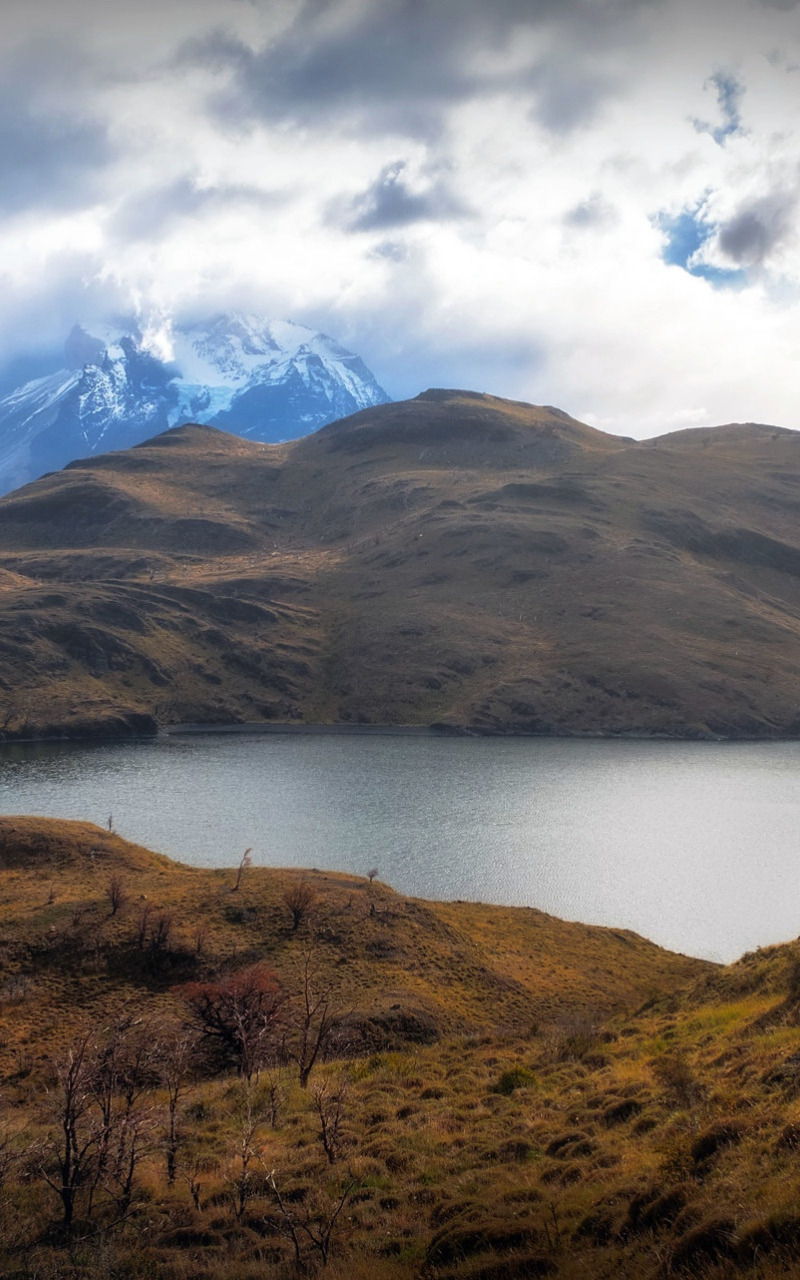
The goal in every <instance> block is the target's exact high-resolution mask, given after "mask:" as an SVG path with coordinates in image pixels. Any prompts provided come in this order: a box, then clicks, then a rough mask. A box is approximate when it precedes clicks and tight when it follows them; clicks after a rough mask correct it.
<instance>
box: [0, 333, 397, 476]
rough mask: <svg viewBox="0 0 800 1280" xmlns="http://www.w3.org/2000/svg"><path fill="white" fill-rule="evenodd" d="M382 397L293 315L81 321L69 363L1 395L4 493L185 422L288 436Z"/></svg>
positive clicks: (343, 353) (350, 360)
mask: <svg viewBox="0 0 800 1280" xmlns="http://www.w3.org/2000/svg"><path fill="white" fill-rule="evenodd" d="M388 398H389V397H388V396H387V395H386V392H385V391H384V390H383V388H382V387H380V386H379V385H378V383H377V382H376V381H375V378H374V377H373V375H372V374H371V373H370V371H369V369H368V368H367V367H366V365H365V364H364V363H363V361H362V360H361V359H360V358H359V357H358V356H357V355H354V354H353V353H352V352H350V351H347V350H346V349H345V348H344V347H342V346H340V345H339V343H337V342H336V341H335V340H334V339H332V338H330V337H328V336H327V335H326V334H323V333H317V332H315V331H314V330H313V329H309V328H307V327H306V326H305V325H299V324H295V323H293V322H292V321H288V320H267V319H265V318H264V317H263V316H255V315H246V314H243V313H238V312H234V313H231V314H227V315H219V316H215V317H214V318H213V319H212V320H210V321H208V322H205V323H202V324H201V323H198V322H194V323H187V324H173V325H171V326H169V327H168V328H162V329H160V330H158V331H156V330H147V329H142V328H140V326H139V325H138V324H137V323H136V322H122V323H120V324H117V325H108V324H92V325H90V326H88V327H87V326H84V325H81V324H76V325H75V326H74V327H73V329H72V331H71V332H70V334H69V336H68V337H67V340H66V343H65V347H64V368H63V369H62V370H59V371H58V372H56V373H54V374H52V375H51V376H49V377H47V378H42V379H38V380H37V381H36V382H32V383H28V384H26V385H25V386H23V387H19V388H17V389H16V390H15V391H14V392H12V393H11V395H9V396H7V397H6V398H5V399H4V400H2V401H0V492H2V491H6V490H8V489H9V488H13V487H16V486H17V485H19V484H23V483H25V482H26V481H27V480H30V479H33V478H34V477H35V476H36V475H39V474H41V473H42V472H43V471H47V470H54V469H55V468H58V467H61V466H63V465H64V464H65V463H66V462H69V461H71V460H72V459H74V458H80V457H86V456H87V455H88V454H91V453H95V452H106V451H108V450H110V449H122V448H128V447H130V446H131V445H133V444H138V443H140V442H141V441H142V440H145V439H147V438H148V437H150V436H152V435H154V434H157V433H158V432H159V431H163V430H166V429H167V428H169V427H174V426H179V425H180V424H181V423H183V422H190V421H193V422H199V423H201V424H204V425H210V426H218V427H222V428H223V429H224V430H226V431H231V432H233V433H235V434H238V435H245V436H248V437H249V438H250V439H253V440H263V441H277V440H288V439H294V438H296V437H297V436H301V435H307V434H308V433H309V432H311V431H315V430H317V429H318V428H319V427H322V426H325V425H326V424H327V423H329V422H333V421H334V420H335V419H337V418H341V417H345V416H347V415H348V414H350V413H355V412H356V411H357V410H359V409H365V408H368V407H370V406H371V405H376V404H383V403H385V402H386V401H387V400H388Z"/></svg>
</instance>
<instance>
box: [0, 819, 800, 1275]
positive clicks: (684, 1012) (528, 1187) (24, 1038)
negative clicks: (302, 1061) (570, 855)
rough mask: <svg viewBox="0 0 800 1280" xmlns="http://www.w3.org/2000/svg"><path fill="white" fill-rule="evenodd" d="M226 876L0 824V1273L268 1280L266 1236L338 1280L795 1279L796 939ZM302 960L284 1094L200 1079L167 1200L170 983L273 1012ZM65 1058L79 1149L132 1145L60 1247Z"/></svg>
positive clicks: (184, 1100) (276, 1083) (102, 1178)
mask: <svg viewBox="0 0 800 1280" xmlns="http://www.w3.org/2000/svg"><path fill="white" fill-rule="evenodd" d="M115 878H116V882H117V884H118V887H121V890H122V896H121V901H120V902H119V903H118V904H117V908H116V910H113V904H112V902H111V898H110V896H109V893H108V889H109V885H110V883H111V881H112V880H114V879H115ZM235 882H236V871H235V870H233V869H231V870H227V871H204V870H199V869H193V868H188V867H183V866H181V865H180V864H177V863H172V862H169V861H168V860H166V859H164V858H162V857H160V856H159V855H157V854H153V853H150V852H149V851H148V850H144V849H141V848H138V847H135V846H132V845H130V844H128V843H127V842H125V841H124V840H122V839H121V838H120V837H119V836H117V835H115V834H113V833H110V832H107V831H102V830H100V829H99V828H96V827H92V826H90V825H89V824H83V823H67V822H56V821H46V820H43V819H32V818H4V819H1V820H0V896H2V901H3V925H2V937H1V938H0V948H2V962H3V985H2V988H0V1001H1V1002H2V1004H1V1005H0V1008H2V1066H1V1067H0V1072H1V1074H2V1088H1V1089H0V1227H2V1233H0V1242H1V1243H0V1259H1V1261H0V1269H2V1274H4V1275H8V1276H14V1277H19V1278H20V1280H22V1277H26V1278H27V1277H30V1276H32V1275H36V1276H42V1277H44V1276H47V1277H49V1278H50V1280H56V1278H60V1277H67V1276H70V1277H78V1278H82V1277H87V1278H88V1277H99V1276H115V1277H117V1276H118V1277H131V1278H133V1277H137V1278H138V1277H142V1278H144V1277H151V1276H156V1275H157V1276H159V1277H160V1278H164V1280H173V1278H174V1280H188V1277H190V1276H191V1277H194V1278H196V1280H228V1278H230V1280H233V1277H235V1278H236V1280H255V1277H262V1276H264V1275H269V1276H272V1277H275V1280H283V1277H286V1280H289V1277H292V1276H294V1275H296V1274H298V1266H297V1258H298V1252H296V1250H295V1246H294V1242H293V1238H292V1230H294V1232H295V1236H296V1237H297V1240H298V1250H299V1259H300V1269H301V1270H303V1269H306V1270H310V1271H317V1270H320V1269H322V1267H323V1265H324V1267H325V1270H326V1272H327V1274H329V1275H330V1276H332V1277H334V1278H335V1280H339V1278H340V1277H341V1278H342V1280H344V1277H345V1276H347V1277H350V1278H351V1280H362V1278H363V1280H367V1277H373V1278H374V1277H379V1278H381V1277H385V1280H399V1278H400V1277H407V1276H414V1277H417V1276H419V1277H423V1280H424V1278H426V1277H431V1278H433V1277H453V1278H455V1277H456V1276H458V1277H462V1276H463V1277H474V1278H476V1280H477V1278H478V1277H482V1278H483V1280H490V1278H491V1280H512V1278H517V1277H518V1278H519V1280H522V1277H528V1276H540V1275H541V1276H554V1277H557V1278H559V1277H560V1278H561V1280H579V1278H580V1280H600V1278H601V1277H608V1276H611V1275H615V1276H619V1277H621V1278H622V1280H665V1278H668V1277H670V1276H673V1275H674V1276H684V1277H686V1276H691V1277H703V1278H704V1280H723V1278H724V1277H731V1276H746V1277H753V1278H754V1280H777V1278H778V1277H783V1276H786V1275H789V1274H794V1273H795V1272H796V1270H797V1268H798V1266H800V1214H799V1213H798V1209H797V1203H798V1191H800V1171H798V1166H797V1151H798V1150H800V1102H799V1101H798V1098H800V1067H799V1066H798V1061H799V1060H800V1029H799V1024H800V980H798V969H800V949H799V948H798V946H797V945H796V944H790V945H787V946H782V947H773V948H769V949H766V950H763V951H759V952H756V953H754V954H751V955H748V956H745V957H743V958H742V960H740V961H739V962H738V963H737V964H735V965H731V966H729V967H727V968H720V967H717V966H712V965H709V964H706V963H704V962H700V961H694V960H688V959H686V958H685V957H679V956H674V955H671V954H669V953H667V952H664V951H662V950H660V949H659V948H657V947H655V946H653V945H652V944H650V943H648V942H646V941H644V940H643V939H641V938H638V937H636V936H635V935H633V934H630V933H627V932H622V931H615V930H611V929H600V928H590V927H587V926H582V925H576V924H566V923H564V922H561V921H557V920H554V919H552V918H550V917H547V916H544V915H542V914H541V913H539V912H535V911H529V910H525V909H503V908H496V907H484V906H480V905H478V904H467V903H425V902H421V901H418V900H412V899H406V898H403V897H402V896H400V895H398V894H395V893H393V892H392V891H391V889H389V888H388V887H387V886H384V885H381V884H378V883H373V884H370V883H369V882H368V881H367V880H364V879H359V878H357V877H352V876H337V875H330V874H322V873H315V872H306V873H300V872H295V871H291V872H290V871H279V870H274V869H267V868H257V867H250V868H247V867H246V868H245V869H244V870H243V872H242V876H241V883H240V885H239V888H238V889H237V888H235V887H234V886H235ZM298 884H303V885H304V886H305V887H306V888H309V889H310V890H311V894H312V895H313V901H310V902H308V903H307V909H306V911H305V913H304V914H303V916H302V918H301V920H300V922H299V924H298V926H297V928H294V927H293V919H292V916H291V912H290V910H289V908H288V906H287V898H288V900H292V894H291V890H292V888H296V887H297V885H298ZM143 916H144V918H145V926H146V927H145V929H144V932H142V925H141V922H142V918H143ZM165 916H166V917H169V919H170V921H171V923H170V927H169V929H168V930H167V932H166V941H164V931H163V929H161V928H160V926H159V921H161V920H162V919H163V918H164V917H165ZM158 939H161V942H158V941H157V940H158ZM309 954H310V955H312V956H313V959H314V964H315V966H316V968H315V978H314V982H315V983H316V987H315V989H321V988H322V987H323V986H324V987H325V989H326V990H327V991H328V993H329V1000H330V1007H331V1008H333V1007H334V1006H335V1008H336V1011H337V1018H338V1027H337V1030H336V1035H335V1036H333V1037H332V1038H331V1039H330V1041H329V1042H328V1046H327V1050H326V1052H325V1054H323V1055H322V1058H321V1060H320V1061H319V1062H318V1063H317V1065H316V1066H315V1067H314V1070H313V1073H312V1074H311V1077H310V1081H309V1087H308V1088H307V1089H303V1088H301V1087H300V1083H299V1079H298V1075H297V1069H296V1064H295V1063H294V1062H293V1060H292V1059H291V1058H290V1057H284V1058H281V1045H282V1044H283V1043H284V1042H281V1041H280V1040H276V1042H275V1046H276V1048H275V1056H274V1057H273V1058H272V1059H271V1060H270V1061H269V1062H266V1063H265V1066H264V1069H263V1070H262V1073H261V1075H260V1078H259V1079H257V1080H256V1079H255V1078H254V1079H253V1080H252V1081H251V1082H250V1084H249V1085H248V1084H247V1083H246V1082H245V1081H244V1080H243V1079H241V1078H237V1076H236V1075H235V1073H232V1070H231V1067H230V1066H228V1067H225V1066H224V1065H222V1066H221V1065H220V1064H219V1063H217V1064H216V1065H215V1064H214V1063H213V1062H211V1061H210V1060H209V1059H207V1058H206V1057H205V1056H203V1055H202V1054H200V1055H199V1056H197V1057H196V1058H195V1059H194V1060H193V1062H192V1064H191V1066H190V1069H189V1070H188V1071H187V1072H186V1074H185V1076H184V1077H183V1078H182V1084H181V1089H180V1096H179V1098H178V1102H177V1107H176V1115H177V1134H178V1146H177V1156H176V1161H177V1163H176V1167H175V1178H174V1180H173V1181H169V1179H168V1176H167V1164H166V1160H165V1151H166V1147H167V1146H168V1134H169V1126H168V1118H169V1105H168V1102H169V1088H168V1083H167V1075H165V1068H164V1062H165V1061H173V1060H174V1059H170V1058H169V1055H168V1054H166V1050H165V1048H164V1046H165V1038H164V1027H165V1026H166V1027H167V1028H168V1031H169V1039H170V1043H171V1044H172V1046H173V1048H174V1045H175V1044H176V1043H177V1042H178V1041H179V1039H180V1036H181V1034H182V1030H181V1029H182V1027H183V1026H184V1025H185V1024H186V1020H187V1018H188V1016H189V1008H190V1006H189V1004H188V1003H187V999H186V997H185V993H186V991H187V990H191V986H189V987H188V988H187V983H190V984H191V983H194V984H195V986H196V985H197V984H198V983H200V984H201V985H202V984H203V983H213V982H214V981H224V980H225V979H226V975H228V976H229V975H231V974H236V973H241V972H243V971H247V970H248V968H249V967H250V966H252V965H254V964H256V965H257V964H259V963H263V962H264V961H265V960H266V961H267V962H268V963H269V965H270V966H271V968H272V969H274V971H275V972H276V973H277V974H278V976H279V979H280V982H281V983H282V984H283V988H284V989H285V991H286V992H287V994H288V995H289V996H290V997H291V998H295V997H296V996H297V987H296V984H297V975H298V973H301V972H302V966H300V967H298V962H299V961H301V960H302V958H303V957H304V956H308V955H309ZM292 1007H293V1006H292V1005H291V1002H290V1004H289V1005H288V1006H287V1008H288V1009H291V1008H292ZM295 1008H296V1006H295ZM287 1025H289V1024H288V1023H287ZM345 1029H346V1030H345ZM82 1036H83V1037H84V1040H85V1043H87V1044H89V1045H90V1047H91V1050H92V1052H93V1053H95V1054H96V1055H97V1061H99V1063H100V1064H101V1066H102V1071H101V1072H100V1074H99V1075H95V1076H94V1077H92V1079H93V1081H94V1083H93V1086H92V1089H93V1090H94V1091H93V1092H92V1090H89V1091H87V1093H86V1095H85V1100H86V1110H85V1112H84V1113H82V1114H81V1116H80V1117H79V1119H78V1122H77V1123H78V1132H79V1133H80V1134H81V1135H84V1136H87V1135H88V1137H89V1138H90V1139H92V1140H93V1135H94V1136H95V1137H96V1135H97V1134H98V1133H99V1132H100V1131H101V1130H100V1128H99V1125H100V1119H99V1117H100V1116H101V1110H102V1109H101V1106H100V1101H99V1100H102V1098H104V1097H110V1098H111V1102H110V1103H109V1108H110V1112H111V1113H112V1114H113V1115H114V1116H116V1120H117V1128H116V1129H114V1134H115V1142H118V1143H120V1144H121V1145H120V1149H121V1150H124V1151H125V1152H128V1151H129V1149H130V1143H131V1134H132V1132H133V1131H134V1129H135V1132H136V1134H137V1135H138V1137H139V1139H140V1143H141V1145H140V1149H139V1152H138V1157H137V1160H136V1162H135V1171H134V1176H133V1178H132V1182H131V1186H130V1187H129V1189H128V1190H129V1197H128V1200H127V1202H126V1203H125V1211H124V1213H121V1212H120V1203H121V1200H122V1199H124V1195H123V1190H122V1183H121V1181H120V1180H119V1178H117V1180H116V1181H115V1180H114V1178H113V1177H112V1176H111V1173H112V1171H113V1168H115V1166H114V1164H113V1161H111V1159H110V1157H108V1156H107V1157H106V1158H105V1159H106V1163H105V1165H103V1169H102V1171H101V1173H100V1174H97V1178H96V1182H97V1185H96V1189H95V1192H94V1193H93V1199H92V1200H91V1203H90V1197H89V1183H90V1182H91V1176H93V1173H92V1171H93V1170H95V1172H96V1166H92V1165H90V1166H87V1168H88V1172H87V1180H86V1183H85V1184H84V1185H83V1186H82V1187H81V1188H80V1190H79V1206H80V1212H79V1213H78V1215H77V1217H76V1219H75V1224H74V1227H73V1230H72V1232H71V1234H70V1235H69V1236H68V1237H67V1236H65V1234H64V1232H63V1230H62V1229H61V1228H60V1226H59V1220H60V1199H59V1195H58V1192H57V1185H56V1187H55V1189H54V1187H53V1186H48V1184H47V1182H46V1180H45V1176H44V1175H45V1173H47V1172H50V1173H52V1168H53V1164H52V1161H53V1151H54V1150H56V1149H57V1143H58V1141H60V1138H59V1135H60V1134H61V1132H62V1131H61V1129H60V1128H59V1124H58V1118H59V1106H60V1102H59V1100H60V1099H61V1098H62V1095H63V1083H64V1079H65V1069H66V1068H65V1064H68V1063H69V1062H73V1063H74V1060H75V1058H74V1055H75V1049H76V1045H80V1044H81V1043H82V1041H81V1037H82ZM154 1047H155V1048H158V1049H159V1053H160V1054H161V1056H160V1057H159V1056H158V1054H155V1053H154V1051H153V1050H154ZM284 1047H285V1046H284ZM112 1049H113V1053H112ZM70 1050H72V1055H73V1056H72V1058H71V1059H70V1057H69V1054H70ZM87 1052H88V1050H87ZM165 1054H166V1058H165V1056H164V1055H165ZM109 1064H111V1065H113V1072H112V1071H111V1066H110V1065H109ZM136 1064H138V1067H139V1069H141V1071H142V1072H143V1074H142V1076H141V1079H138V1077H137V1076H136V1073H135V1071H134V1066H135V1065H136ZM142 1064H144V1066H142ZM148 1073H149V1075H148ZM137 1079H138V1084H137V1083H136V1081H137ZM109 1080H110V1081H111V1082H112V1085H113V1087H111V1088H110V1090H106V1089H105V1086H104V1085H103V1083H102V1082H103V1081H105V1082H106V1084H107V1083H108V1081H109ZM137 1089H138V1092H137ZM131 1098H132V1099H133V1101H132V1102H130V1105H128V1101H127V1100H128V1099H131ZM323 1119H324V1122H325V1126H326V1133H327V1138H326V1141H327V1146H328V1151H327V1152H326V1147H325V1144H324V1143H323V1141H322V1137H323ZM123 1122H124V1123H123ZM92 1125H94V1126H95V1128H94V1129H92V1128H91V1126H92ZM116 1149H117V1148H116V1147H115V1148H114V1150H116ZM331 1153H332V1157H333V1158H332V1159H331ZM90 1175H91V1176H90ZM56 1183H57V1180H56ZM276 1188H277V1192H276ZM340 1205H341V1211H340V1213H339V1214H338V1216H336V1217H335V1220H334V1215H335V1214H336V1210H337V1207H338V1206H340ZM331 1224H332V1225H331ZM329 1226H330V1228H331V1230H330V1236H329V1239H328V1241H327V1245H326V1253H325V1255H324V1256H323V1252H322V1246H321V1244H320V1243H319V1241H320V1240H322V1239H323V1237H324V1232H325V1229H327V1227H329ZM320 1233H322V1234H320ZM315 1240H317V1243H315Z"/></svg>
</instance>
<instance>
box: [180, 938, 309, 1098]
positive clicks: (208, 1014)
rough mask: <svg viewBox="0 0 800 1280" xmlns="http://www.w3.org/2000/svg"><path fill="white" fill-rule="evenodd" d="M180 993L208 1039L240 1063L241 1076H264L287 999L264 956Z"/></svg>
mask: <svg viewBox="0 0 800 1280" xmlns="http://www.w3.org/2000/svg"><path fill="white" fill-rule="evenodd" d="M178 994H179V995H180V996H182V998H183V999H184V1000H185V1002H186V1004H187V1005H188V1006H189V1009H190V1011H191V1014H192V1019H193V1021H194V1023H195V1025H196V1026H197V1028H198V1029H199V1031H200V1033H201V1035H202V1036H203V1038H204V1039H206V1040H207V1041H209V1042H211V1043H212V1044H215V1045H217V1046H218V1047H219V1048H220V1049H221V1050H222V1052H223V1054H224V1055H225V1056H226V1057H227V1058H228V1059H230V1060H232V1061H233V1062H234V1063H235V1064H236V1069H237V1071H238V1073H239V1075H240V1076H244V1078H245V1079H246V1080H251V1079H252V1078H253V1076H254V1075H258V1072H259V1071H260V1069H261V1067H263V1066H264V1064H265V1062H266V1061H267V1060H268V1058H269V1056H270V1054H271V1052H272V1051H273V1050H274V1048H275V1043H276V1038H277V1033H278V1029H279V1027H280V1024H281V1020H282V1015H283V1011H284V1006H285V1004H286V997H285V995H284V992H283V989H282V987H281V984H280V982H279V981H278V978H277V975H276V974H275V973H273V971H272V969H270V968H269V966H268V965H266V964H264V962H263V961H259V962H258V963H257V964H251V965H248V966H247V968H245V969H239V970H238V972H237V973H232V974H229V975H228V976H227V977H225V978H220V979H219V980H218V981H217V982H188V983H186V984H185V985H184V986H182V987H179V988H178Z"/></svg>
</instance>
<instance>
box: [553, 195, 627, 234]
mask: <svg viewBox="0 0 800 1280" xmlns="http://www.w3.org/2000/svg"><path fill="white" fill-rule="evenodd" d="M616 219H617V213H616V210H615V209H614V208H613V206H612V205H610V204H608V202H607V201H606V200H604V198H603V196H602V195H601V194H600V193H599V192H597V191H596V192H594V194H593V195H591V196H588V197H587V198H586V199H585V200H581V201H579V203H578V204H576V205H573V206H572V208H571V209H568V210H567V212H566V213H565V214H564V225H565V227H568V228H572V229H574V230H578V231H580V230H583V229H585V228H590V227H602V226H607V225H608V224H609V223H612V222H615V221H616Z"/></svg>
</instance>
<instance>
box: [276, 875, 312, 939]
mask: <svg viewBox="0 0 800 1280" xmlns="http://www.w3.org/2000/svg"><path fill="white" fill-rule="evenodd" d="M283 901H284V903H285V905H286V906H287V907H288V909H289V914H290V915H291V917H292V932H293V933H296V932H297V930H298V929H299V928H300V925H301V924H302V923H303V921H304V920H305V919H306V918H307V917H308V915H309V914H310V912H311V910H312V908H313V906H314V904H315V902H316V901H317V895H316V893H315V892H314V890H313V889H312V887H311V885H310V884H309V883H308V881H307V880H298V881H297V883H296V884H291V885H289V886H288V887H287V888H286V889H284V891H283Z"/></svg>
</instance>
